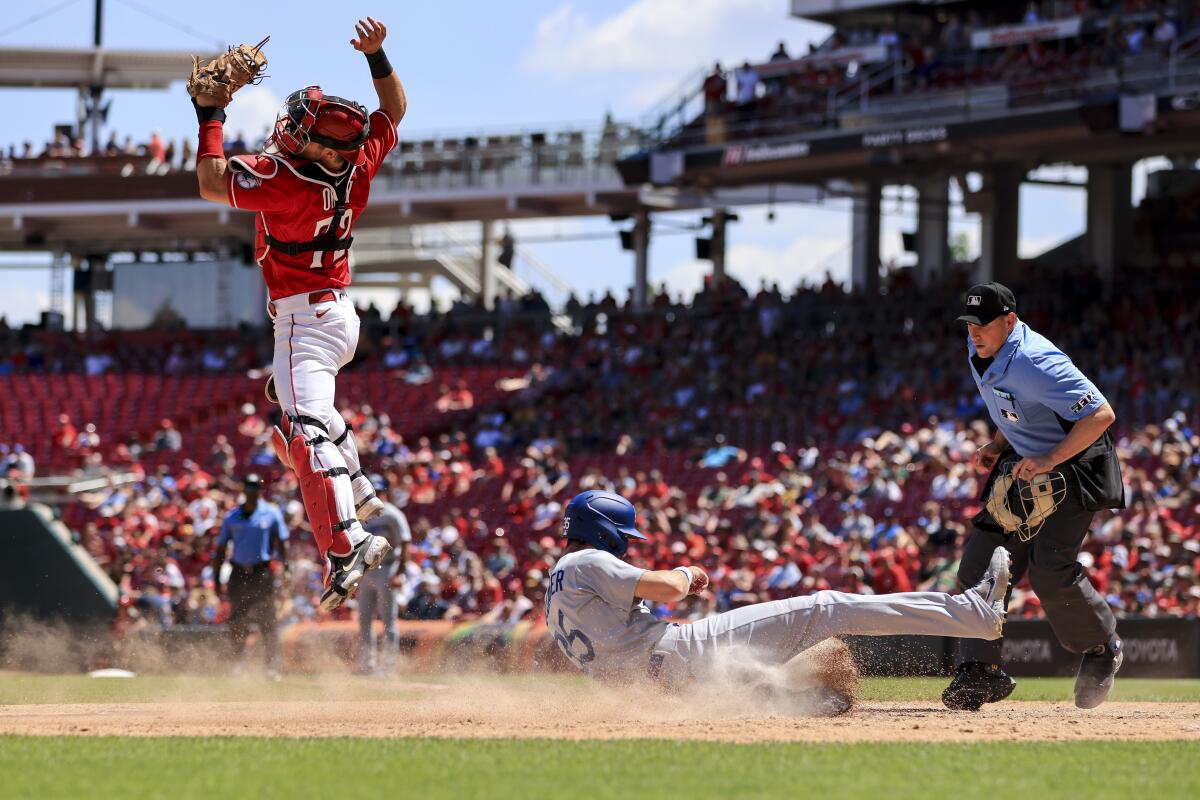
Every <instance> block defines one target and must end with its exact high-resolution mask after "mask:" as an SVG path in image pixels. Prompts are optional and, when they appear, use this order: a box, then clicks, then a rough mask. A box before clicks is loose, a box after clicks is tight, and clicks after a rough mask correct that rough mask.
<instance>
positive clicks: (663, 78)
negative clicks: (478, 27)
mask: <svg viewBox="0 0 1200 800" xmlns="http://www.w3.org/2000/svg"><path fill="white" fill-rule="evenodd" d="M826 30H827V29H826V28H824V26H820V25H815V24H813V23H809V22H801V21H799V20H791V21H789V20H788V18H787V6H786V4H785V3H782V2H780V0H636V2H634V3H632V4H630V5H629V6H627V7H626V8H624V9H623V10H621V11H619V12H617V13H616V14H614V15H612V16H610V17H607V18H604V19H600V20H593V19H591V18H590V17H589V16H588V15H587V14H585V13H584V12H582V11H579V10H577V9H576V8H575V6H574V5H572V4H571V3H570V2H568V3H565V4H563V5H561V6H559V7H558V8H557V9H556V10H555V11H553V12H552V13H550V14H549V15H547V16H545V17H543V18H542V19H541V20H540V21H539V22H538V24H537V35H536V37H535V39H534V43H533V45H532V47H531V48H530V49H529V50H528V51H527V52H526V53H525V55H524V57H523V59H522V62H521V64H522V67H523V68H524V69H525V70H526V71H527V72H533V73H545V74H547V75H550V76H552V77H554V78H556V79H559V80H567V79H571V78H577V77H581V76H589V77H599V78H603V79H605V80H608V79H610V78H611V77H612V76H613V75H614V73H619V74H621V75H622V80H623V81H624V82H625V83H626V84H628V86H629V90H630V93H631V96H632V97H633V98H634V99H635V100H636V101H637V102H639V103H642V104H644V103H646V102H650V101H653V100H657V99H660V98H661V97H662V96H664V95H665V94H666V93H667V92H669V91H670V90H671V89H673V88H675V87H676V86H677V85H678V83H679V81H681V80H683V79H684V78H685V77H686V75H687V72H688V71H690V70H696V69H698V68H700V67H706V66H708V65H710V64H711V63H712V62H713V61H714V60H721V61H722V62H723V63H726V64H732V63H740V62H742V61H744V60H747V59H749V60H751V61H753V60H756V59H758V60H765V59H766V58H767V56H768V55H769V54H770V52H771V50H773V49H774V46H775V43H776V42H777V41H780V40H783V41H785V42H787V43H788V45H789V47H790V48H791V49H792V50H799V49H801V48H802V47H803V46H804V45H806V44H807V43H808V42H809V41H814V40H820V39H821V38H823V37H824V35H825V31H826ZM630 78H632V80H630Z"/></svg>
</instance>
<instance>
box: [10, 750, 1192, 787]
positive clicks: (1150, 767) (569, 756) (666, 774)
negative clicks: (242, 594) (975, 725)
mask: <svg viewBox="0 0 1200 800" xmlns="http://www.w3.org/2000/svg"><path fill="white" fill-rule="evenodd" d="M1198 762H1200V743H1198V742H1157V743H1148V742H1126V743H1094V742H1075V743H1055V744H1032V743H999V744H954V745H940V746H936V747H935V746H931V745H928V744H867V745H844V744H841V745H832V744H831V745H812V744H787V745H783V744H779V745H719V744H706V743H695V742H690V743H681V742H661V741H613V742H562V741H539V740H525V741H488V740H471V741H461V740H460V741H455V740H437V739H399V740H380V739H375V740H361V739H326V740H313V739H243V738H235V739H221V738H196V739H191V738H186V739H185V738H179V739H139V738H131V737H119V738H116V737H102V738H101V737H97V738H36V737H0V775H2V776H3V779H0V797H37V798H52V797H100V798H105V797H121V798H143V797H146V798H149V797H162V798H171V800H184V799H185V798H192V797H196V798H203V799H204V800H213V798H227V797H254V798H270V797H287V798H292V797H397V798H403V797H420V798H443V797H445V798H456V799H458V798H488V800H494V799H496V798H526V797H538V798H558V797H563V798H570V799H571V800H574V799H575V798H586V797H619V798H658V797H661V798H671V800H679V798H689V799H690V798H705V797H724V798H751V797H789V798H795V797H809V798H821V797H831V798H837V800H852V799H853V798H859V797H862V798H881V799H882V798H887V799H888V800H903V798H910V797H911V798H938V797H945V798H953V797H980V796H983V797H986V796H988V795H993V796H1000V797H1005V798H1020V799H1021V800H1038V799H1039V798H1068V797H1072V798H1073V797H1087V798H1089V800H1096V799H1097V798H1109V797H1113V798H1117V797H1134V796H1137V795H1138V794H1139V793H1141V794H1144V793H1146V792H1147V791H1150V792H1152V793H1153V796H1154V797H1155V799H1156V800H1165V798H1174V797H1195V796H1196V795H1197V793H1200V769H1197V767H1196V764H1197V763H1198Z"/></svg>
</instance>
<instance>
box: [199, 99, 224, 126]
mask: <svg viewBox="0 0 1200 800" xmlns="http://www.w3.org/2000/svg"><path fill="white" fill-rule="evenodd" d="M192 107H193V108H195V109H196V121H197V122H199V123H200V124H201V125H203V124H204V123H206V122H212V121H213V120H216V121H217V122H224V121H225V109H223V108H221V107H220V106H202V105H200V104H199V103H197V102H196V98H194V97H193V98H192Z"/></svg>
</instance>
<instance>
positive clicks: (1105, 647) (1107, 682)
mask: <svg viewBox="0 0 1200 800" xmlns="http://www.w3.org/2000/svg"><path fill="white" fill-rule="evenodd" d="M1124 660H1125V651H1124V650H1123V649H1122V647H1121V640H1120V639H1118V640H1116V641H1115V642H1113V643H1112V644H1100V645H1096V646H1095V647H1093V648H1092V649H1091V650H1088V651H1086V652H1085V653H1084V654H1083V661H1081V662H1080V664H1079V673H1078V674H1077V675H1076V676H1075V706H1076V707H1077V708H1095V707H1096V706H1098V705H1100V704H1101V703H1103V702H1104V701H1105V700H1107V699H1108V693H1109V692H1111V691H1112V687H1113V682H1114V681H1116V678H1117V670H1119V669H1120V668H1121V662H1123V661H1124Z"/></svg>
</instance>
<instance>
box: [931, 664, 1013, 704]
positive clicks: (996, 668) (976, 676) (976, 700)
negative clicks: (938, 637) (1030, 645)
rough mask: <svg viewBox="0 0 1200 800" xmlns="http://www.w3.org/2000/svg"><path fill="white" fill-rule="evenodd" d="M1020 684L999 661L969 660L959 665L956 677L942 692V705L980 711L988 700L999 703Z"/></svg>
mask: <svg viewBox="0 0 1200 800" xmlns="http://www.w3.org/2000/svg"><path fill="white" fill-rule="evenodd" d="M1016 688H1017V682H1016V681H1014V680H1013V679H1012V678H1010V677H1009V676H1008V673H1006V672H1005V671H1004V670H1003V669H1001V668H1000V665H999V664H980V663H979V662H977V661H969V662H966V663H963V664H959V665H958V670H957V671H956V672H955V673H954V680H952V681H951V682H950V685H949V686H947V687H946V690H945V691H944V692H942V705H944V706H946V708H948V709H950V710H952V711H978V710H979V709H980V708H981V707H982V706H983V704H984V703H998V702H1000V701H1001V700H1003V699H1004V698H1006V697H1008V696H1009V695H1010V694H1012V693H1013V689H1016Z"/></svg>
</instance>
